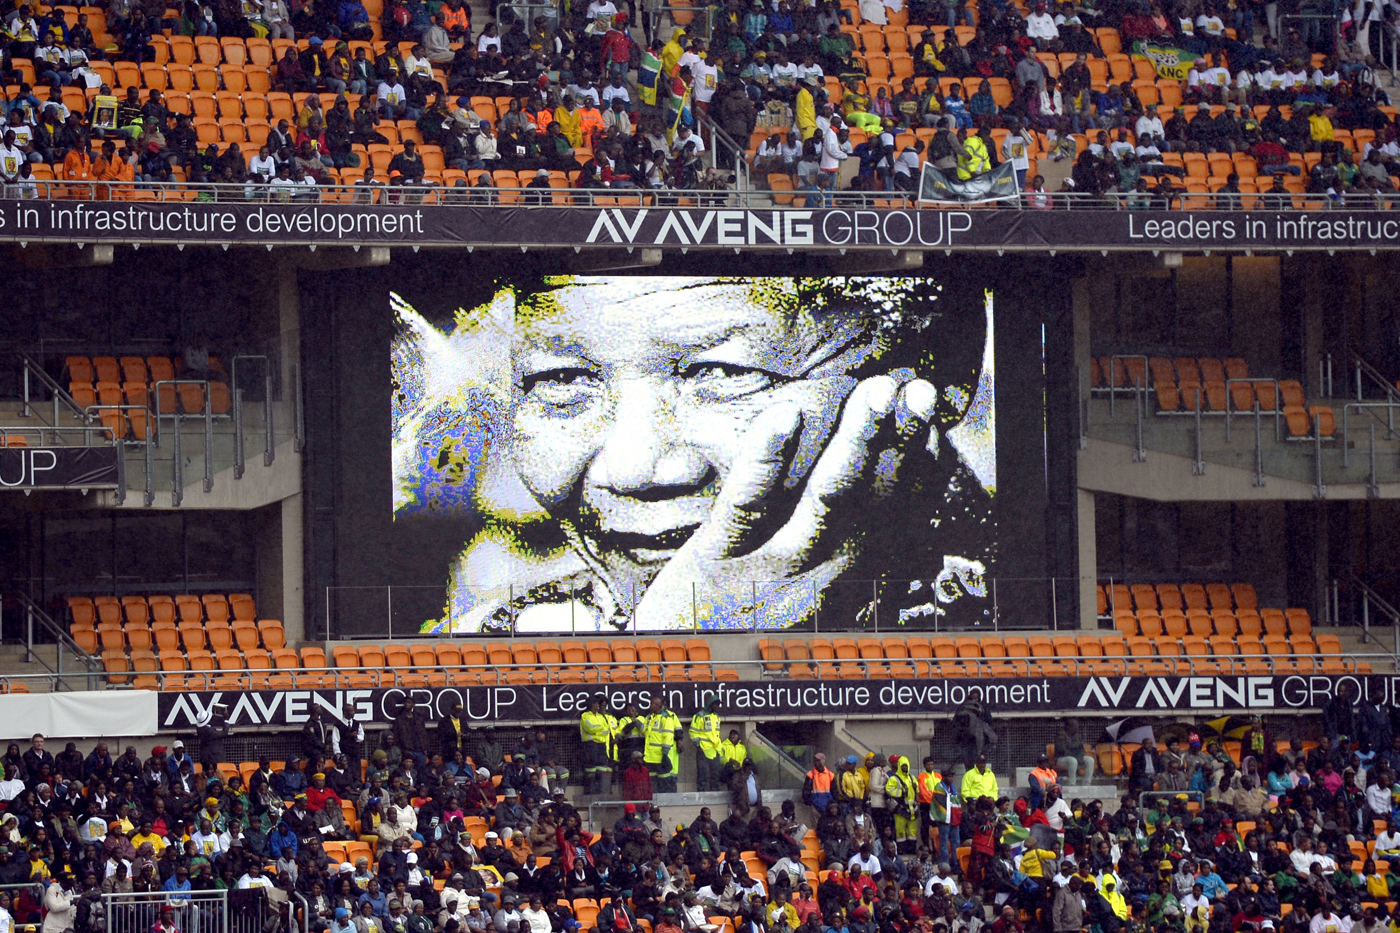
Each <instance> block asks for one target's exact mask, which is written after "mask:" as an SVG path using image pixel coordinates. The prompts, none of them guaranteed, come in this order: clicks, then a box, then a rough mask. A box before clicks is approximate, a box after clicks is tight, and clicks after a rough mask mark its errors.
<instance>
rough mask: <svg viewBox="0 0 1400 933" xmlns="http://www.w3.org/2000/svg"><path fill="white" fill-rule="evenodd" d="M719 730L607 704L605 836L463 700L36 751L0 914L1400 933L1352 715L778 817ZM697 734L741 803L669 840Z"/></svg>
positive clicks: (365, 932)
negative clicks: (155, 907) (118, 907)
mask: <svg viewBox="0 0 1400 933" xmlns="http://www.w3.org/2000/svg"><path fill="white" fill-rule="evenodd" d="M721 712H722V711H721V710H720V709H719V708H718V705H717V704H710V705H709V706H708V707H707V708H706V709H704V710H702V711H701V712H699V713H697V714H696V715H695V716H694V717H692V719H691V721H690V723H689V725H688V728H686V727H683V726H682V725H681V722H680V718H679V717H678V716H677V715H676V714H675V713H674V712H673V711H671V710H668V709H666V708H664V707H662V706H661V704H660V703H659V702H658V703H657V704H655V705H654V706H653V708H652V710H650V711H648V712H639V711H637V710H636V709H628V710H627V711H626V712H625V713H624V715H623V716H621V717H614V716H612V714H610V713H607V712H604V711H603V709H602V708H601V706H600V705H595V706H594V707H592V708H591V709H590V710H589V712H588V713H586V714H585V715H584V717H583V718H582V719H581V720H580V724H579V729H580V739H581V740H582V741H583V742H584V743H585V744H586V743H588V742H594V741H596V739H597V738H598V737H599V734H600V733H599V731H598V730H599V728H601V729H602V730H604V733H605V734H606V741H605V742H603V743H598V744H603V745H605V746H606V747H605V748H604V749H603V750H602V751H603V752H604V753H605V754H606V759H605V761H606V762H607V764H606V766H604V764H603V761H604V760H600V759H598V758H597V757H596V755H595V754H594V752H595V751H598V750H592V751H590V750H587V749H586V750H585V752H584V755H583V760H582V761H581V762H580V763H579V765H580V770H581V771H582V772H583V773H584V774H585V775H587V779H588V781H589V782H590V784H589V789H590V790H591V791H594V792H596V793H598V794H601V795H604V796H607V793H606V783H605V782H604V781H603V770H604V768H605V767H606V770H607V771H609V772H617V773H618V776H619V777H620V779H621V781H622V782H623V796H632V795H636V796H638V797H639V798H640V799H637V800H636V801H634V802H632V803H628V804H627V805H626V807H625V810H624V812H623V815H622V816H621V818H620V819H618V820H616V821H615V822H612V824H611V825H605V826H602V827H591V828H585V824H584V821H583V819H582V817H581V814H580V813H579V812H578V810H577V809H575V807H574V805H573V804H572V803H571V802H570V801H569V799H568V795H567V794H566V782H567V781H568V778H569V773H570V771H571V770H572V769H571V768H569V767H568V766H567V765H566V764H565V763H564V762H562V761H561V760H560V759H559V753H558V752H557V751H556V749H555V747H554V746H553V744H552V743H551V741H550V740H549V739H548V737H547V736H546V734H545V732H544V731H543V730H540V731H538V732H535V733H527V734H526V735H525V736H524V737H523V738H522V739H521V741H520V742H519V743H518V744H517V745H515V746H514V747H513V748H511V749H509V750H507V749H506V748H505V747H504V745H503V743H502V742H501V740H500V738H499V736H498V735H497V733H496V732H495V730H494V729H491V728H484V729H476V728H467V723H466V722H465V720H464V719H463V718H462V717H461V711H460V708H458V709H454V710H451V711H449V712H448V714H447V715H446V716H443V717H442V718H441V719H440V721H439V722H438V723H436V728H433V729H430V728H428V726H429V723H428V722H427V720H426V717H424V716H423V714H422V713H421V712H420V711H419V710H417V709H416V708H415V707H414V706H413V704H412V703H411V702H410V703H406V704H405V707H404V711H403V712H402V713H401V715H399V716H398V717H397V718H396V719H395V720H394V721H393V722H392V724H391V725H390V727H389V728H388V729H387V730H384V731H383V733H382V734H381V735H380V736H379V738H378V740H377V741H376V742H375V745H376V746H377V747H375V748H373V749H372V750H370V749H369V747H368V743H369V740H370V739H371V736H369V735H367V734H366V732H365V730H364V727H363V725H362V724H361V723H358V722H355V721H354V717H353V713H354V708H353V707H350V708H347V710H346V713H347V717H346V719H345V720H341V719H340V718H339V717H336V716H333V715H330V714H326V715H322V714H320V713H319V712H317V714H316V715H314V716H313V717H312V718H311V719H310V721H308V722H307V724H306V726H305V728H304V729H303V731H302V733H301V742H302V747H303V749H304V751H305V752H306V755H305V757H303V758H300V759H297V760H293V761H290V762H287V763H286V764H285V765H284V766H283V767H281V768H280V769H275V768H274V767H273V766H272V764H271V762H269V761H268V760H267V759H266V758H264V759H262V760H261V761H259V762H258V763H257V766H256V768H254V769H253V770H252V771H251V773H250V775H249V777H248V779H247V781H246V782H245V780H244V778H243V776H242V774H240V773H233V774H227V773H225V774H221V773H220V772H219V771H218V770H217V769H216V767H215V763H216V762H217V760H218V758H219V757H221V756H222V753H223V744H224V742H225V741H226V739H227V736H228V732H229V730H228V727H227V724H226V723H224V722H223V721H222V719H221V717H219V716H218V715H210V716H207V717H206V718H205V719H204V720H203V721H202V722H201V725H200V729H199V733H198V739H199V748H200V750H201V753H202V755H201V757H203V758H205V759H207V760H206V762H205V763H204V764H203V765H202V766H201V767H198V768H196V767H195V766H194V762H193V761H192V760H191V757H190V755H189V753H188V752H187V751H186V749H185V745H184V742H183V741H175V742H174V743H173V744H172V745H171V746H170V747H168V748H167V747H164V746H156V747H155V748H153V749H152V750H151V754H150V756H149V757H146V758H144V759H143V758H142V757H141V756H140V755H138V754H137V752H136V749H135V748H134V747H128V748H126V749H125V751H124V752H122V753H121V754H119V755H117V756H116V757H113V756H112V754H111V751H112V749H109V748H108V746H107V744H106V743H104V742H98V743H97V744H96V745H95V746H94V747H93V749H92V750H91V751H90V752H89V753H87V754H84V753H83V752H82V751H81V750H79V749H78V748H77V747H76V744H75V743H73V742H68V743H67V744H66V747H65V748H64V749H63V750H62V751H60V752H59V753H58V754H56V755H55V754H54V753H53V752H52V751H51V750H50V748H49V747H47V745H46V742H45V739H44V737H43V736H42V735H35V736H34V737H33V739H32V741H31V743H30V746H29V747H28V748H26V749H24V750H23V751H21V750H20V747H19V745H18V744H17V743H16V744H11V745H10V746H9V748H8V750H7V752H6V753H5V754H4V756H3V757H0V764H3V767H4V781H3V782H0V801H3V806H4V815H3V817H0V884H3V885H6V886H16V885H24V884H25V883H26V882H29V883H34V882H37V883H38V884H37V886H35V887H36V888H42V890H43V893H42V895H39V894H37V893H35V888H24V887H8V888H6V889H4V890H7V891H10V892H17V893H16V896H14V898H13V900H11V899H10V895H9V894H5V895H0V923H3V924H4V925H5V926H6V927H8V926H9V924H10V923H12V922H18V923H29V922H38V921H39V918H40V917H41V916H42V917H43V918H44V919H43V930H44V933H64V931H66V930H70V929H71V930H76V931H78V933H99V931H101V930H102V929H103V922H104V921H103V920H102V916H103V910H102V907H101V898H102V895H103V894H104V893H113V892H115V893H120V892H150V893H153V894H154V895H156V896H157V897H158V898H161V899H162V904H163V905H166V906H162V908H161V919H160V920H158V921H157V923H159V924H160V925H162V926H163V927H164V929H165V933H171V931H172V930H178V928H179V926H180V923H181V921H182V914H181V911H182V910H187V909H189V905H188V903H185V904H183V905H182V902H181V897H182V895H184V896H188V895H190V894H191V893H193V892H198V891H201V890H209V889H230V890H247V889H267V891H268V898H269V899H270V900H271V899H273V895H277V896H278V899H279V900H280V901H281V902H282V903H290V905H291V909H290V910H288V911H286V912H285V913H283V914H282V915H281V917H282V920H281V921H280V922H281V923H282V924H284V925H286V926H287V927H288V928H293V929H298V930H301V929H305V930H311V931H322V930H331V931H333V933H352V931H354V933H433V931H439V930H441V931H445V933H460V931H463V930H469V931H474V933H488V931H490V933H570V931H575V930H583V931H585V933H591V931H593V930H595V929H596V930H597V931H599V933H609V931H618V933H622V931H631V930H641V929H650V930H651V931H652V933H715V931H717V930H720V929H722V928H732V929H735V930H743V931H744V933H793V931H801V933H934V931H939V930H941V931H944V933H977V931H979V930H981V929H983V928H984V927H986V926H990V927H991V928H992V930H993V931H994V933H1023V931H1024V930H1025V929H1027V928H1030V929H1034V930H1041V931H1045V933H1051V931H1053V933H1085V931H1089V933H1147V931H1151V933H1192V931H1196V930H1202V931H1207V933H1213V931H1225V930H1230V931H1232V933H1233V931H1241V930H1245V931H1249V933H1258V931H1262V930H1265V929H1275V930H1279V931H1287V933H1302V931H1305V930H1306V931H1308V933H1351V931H1353V930H1359V931H1361V933H1394V931H1395V930H1396V929H1398V928H1400V924H1398V923H1397V921H1396V920H1395V918H1394V909H1395V899H1396V894H1395V892H1396V890H1397V888H1400V872H1396V871H1392V870H1391V865H1392V864H1395V863H1394V862H1392V859H1400V822H1397V803H1396V801H1397V799H1400V785H1397V783H1396V774H1397V769H1400V735H1392V734H1391V724H1390V720H1389V718H1388V716H1387V715H1386V713H1385V712H1384V711H1377V710H1376V709H1375V708H1374V707H1368V706H1367V705H1366V704H1359V705H1358V704H1353V702H1352V700H1351V698H1350V697H1342V698H1340V699H1339V700H1337V701H1334V702H1333V703H1332V704H1331V705H1329V707H1328V709H1327V711H1326V721H1327V725H1326V728H1325V729H1324V730H1323V731H1321V732H1319V733H1318V735H1317V738H1316V740H1307V741H1304V740H1301V739H1300V738H1299V737H1298V736H1296V735H1294V736H1292V737H1290V739H1289V741H1287V742H1284V743H1280V742H1279V741H1278V740H1277V739H1275V737H1274V735H1273V733H1272V731H1271V730H1270V728H1269V727H1267V726H1265V725H1264V723H1263V722H1262V721H1260V720H1258V719H1254V720H1253V721H1251V722H1248V723H1246V724H1245V725H1244V726H1243V727H1242V728H1241V729H1240V731H1239V732H1238V733H1233V734H1239V735H1240V736H1241V738H1240V741H1239V745H1238V749H1237V757H1232V756H1231V755H1230V754H1228V753H1227V751H1226V750H1225V746H1224V745H1223V744H1222V742H1221V741H1220V740H1219V739H1217V738H1211V739H1209V740H1207V741H1205V742H1202V740H1201V739H1200V738H1199V737H1198V736H1197V734H1196V733H1192V734H1190V735H1189V736H1188V737H1187V741H1186V742H1185V743H1183V742H1182V741H1181V740H1180V739H1179V738H1176V737H1173V738H1171V739H1169V741H1167V742H1166V743H1165V746H1164V748H1162V749H1161V750H1159V749H1158V748H1157V746H1156V745H1155V743H1151V742H1149V743H1148V744H1147V745H1145V746H1142V747H1140V748H1138V749H1137V750H1136V751H1133V752H1132V753H1131V758H1130V767H1129V769H1128V772H1127V788H1128V792H1127V793H1126V794H1125V795H1124V796H1123V797H1122V800H1121V803H1120V804H1119V805H1118V807H1117V809H1116V812H1112V813H1109V812H1106V811H1105V809H1104V807H1103V801H1102V800H1100V799H1089V800H1080V799H1076V798H1073V797H1070V798H1069V799H1066V797H1067V794H1066V792H1065V789H1067V788H1069V789H1071V790H1070V793H1073V791H1072V788H1073V787H1074V786H1076V783H1077V782H1078V781H1080V780H1081V779H1082V780H1083V782H1084V783H1086V784H1087V783H1089V782H1092V781H1093V779H1094V775H1095V768H1094V758H1093V752H1092V750H1091V748H1090V746H1089V745H1088V744H1086V742H1085V740H1084V737H1083V736H1081V734H1080V732H1079V731H1078V729H1077V727H1076V726H1075V724H1074V723H1072V722H1064V723H1062V724H1061V727H1060V731H1059V733H1058V734H1057V736H1056V739H1055V743H1054V746H1055V748H1054V752H1055V754H1054V755H1053V756H1051V755H1044V756H1041V757H1040V759H1039V760H1038V761H1037V762H1036V767H1035V768H1034V769H1033V770H1032V771H1031V774H1030V778H1029V779H1028V784H1027V786H1025V787H1020V788H1017V787H1011V786H1008V785H1007V783H1006V782H1005V780H1004V779H1003V778H1002V777H1000V776H998V775H997V774H996V773H995V772H994V771H992V770H991V769H990V768H989V767H988V761H987V756H986V754H985V752H977V753H975V754H974V756H973V761H972V765H971V766H970V767H965V770H963V772H962V774H961V776H958V775H957V770H958V769H959V768H960V767H963V765H962V763H961V762H956V763H951V764H948V765H947V766H946V767H940V764H941V763H940V762H939V761H936V760H935V759H934V758H931V757H929V758H924V759H923V761H922V762H920V763H918V764H917V765H915V764H912V763H911V762H910V760H909V759H908V758H907V757H904V756H901V755H893V756H890V757H889V758H888V759H882V758H880V757H879V756H876V755H874V754H871V755H868V756H866V757H865V758H864V759H863V760H860V759H858V758H857V757H855V756H847V757H844V758H842V759H841V760H840V761H839V762H837V763H836V765H835V768H830V767H828V765H827V761H828V758H827V756H826V755H825V754H822V753H818V754H816V755H815V756H814V765H813V767H812V769H811V770H810V771H809V772H808V773H807V775H806V779H805V782H804V785H803V787H802V790H801V800H802V803H803V804H804V806H805V808H810V809H805V808H804V810H803V811H802V814H804V815H799V811H798V810H797V807H796V805H795V803H794V801H793V800H790V799H789V800H784V801H783V802H782V804H781V806H780V807H779V808H777V810H776V811H775V809H773V808H772V807H770V806H768V805H766V804H765V803H764V791H763V788H762V787H760V786H759V781H758V780H757V778H756V776H755V771H754V768H753V763H752V760H751V759H750V758H749V757H748V755H747V753H746V750H745V749H744V746H743V743H742V741H739V737H738V734H737V732H731V733H730V734H729V738H728V739H727V740H726V739H721V738H720V735H719V723H718V720H719V717H720V715H721ZM590 717H591V718H590ZM600 721H601V726H599V722H600ZM638 723H640V728H638V727H636V725H635V724H638ZM1334 730H1336V731H1335V734H1336V735H1337V736H1338V738H1337V741H1336V742H1332V741H1330V740H1329V735H1331V734H1334ZM1342 730H1348V731H1342ZM1203 731H1204V730H1203ZM639 733H640V734H639ZM683 743H684V745H685V746H686V748H685V751H686V752H687V753H691V752H693V753H694V754H696V756H697V758H701V759H706V758H708V759H710V763H709V764H708V765H707V764H697V776H698V777H699V778H700V780H701V781H702V786H711V787H714V786H723V785H725V784H727V785H728V787H729V789H730V792H731V803H730V806H729V807H728V812H727V813H723V814H718V813H716V812H714V811H713V810H712V809H711V808H710V807H708V806H706V807H698V808H697V812H696V813H695V814H694V816H693V817H691V818H690V819H689V820H686V821H682V822H677V823H674V824H673V823H671V822H670V821H668V820H666V819H664V818H663V816H662V811H661V809H660V808H659V807H658V806H655V805H651V806H649V805H648V800H647V798H648V797H649V796H650V792H651V783H650V781H651V780H653V779H654V780H656V781H658V782H665V781H667V780H670V781H674V779H675V775H676V771H677V768H678V766H679V762H680V760H681V754H680V751H681V748H682V744H683ZM725 743H727V745H726V744H725ZM1280 747H1281V748H1282V749H1283V750H1282V751H1278V749H1279V748H1280ZM366 755H367V757H366ZM623 760H625V761H626V762H627V764H626V766H625V767H624V766H623V764H622V761H623ZM711 765H716V766H717V770H710V767H711ZM1060 769H1064V770H1063V772H1061V770H1060ZM637 771H640V774H637V773H632V772H637ZM705 782H708V784H706V783H705ZM1140 800H1141V801H1142V803H1141V804H1140ZM806 814H810V815H811V816H812V817H813V822H814V824H815V825H814V826H813V827H812V828H811V829H810V830H809V828H808V827H807V825H805V815H806ZM717 816H718V817H719V819H716V817H717ZM347 817H348V818H347ZM294 895H295V896H296V897H294ZM302 903H304V905H305V908H306V912H307V913H309V916H303V915H302V914H301V913H299V911H300V907H299V906H298V905H300V904H302ZM167 907H168V909H167ZM273 916H277V915H276V914H274V915H273Z"/></svg>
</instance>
